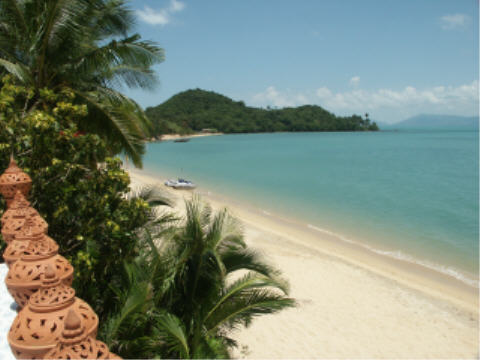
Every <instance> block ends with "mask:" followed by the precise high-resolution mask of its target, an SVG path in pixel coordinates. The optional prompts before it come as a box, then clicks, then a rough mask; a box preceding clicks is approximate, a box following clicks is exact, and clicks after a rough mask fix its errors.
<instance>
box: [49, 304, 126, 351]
mask: <svg viewBox="0 0 480 360" xmlns="http://www.w3.org/2000/svg"><path fill="white" fill-rule="evenodd" d="M43 359H62V360H63V359H65V360H67V359H102V360H106V359H109V360H121V359H122V358H121V357H119V356H118V355H115V354H114V353H111V352H110V350H108V347H107V345H105V343H103V342H101V341H99V340H96V339H95V337H94V336H91V335H89V334H88V331H86V327H85V320H84V319H82V317H81V316H79V315H78V313H77V312H76V311H74V310H73V309H70V310H68V313H67V316H66V317H65V321H64V325H63V331H62V335H61V336H60V339H59V341H58V344H57V346H55V348H54V349H52V350H51V351H49V352H48V353H47V354H46V355H45V356H44V357H43Z"/></svg>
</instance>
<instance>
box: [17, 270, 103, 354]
mask: <svg viewBox="0 0 480 360" xmlns="http://www.w3.org/2000/svg"><path fill="white" fill-rule="evenodd" d="M41 279H42V286H41V288H40V289H39V290H38V291H37V292H36V293H34V294H33V295H32V296H31V297H30V300H29V301H28V303H27V305H26V306H25V308H24V309H23V310H22V311H20V312H19V313H18V315H17V317H16V318H15V320H14V321H13V324H12V326H11V328H10V332H9V333H8V343H9V344H10V347H11V349H12V352H13V354H14V356H15V357H16V358H18V359H42V358H43V356H44V355H45V354H46V353H47V352H48V351H50V350H52V349H54V348H55V346H56V345H57V343H58V339H59V338H60V336H61V335H62V332H63V330H64V320H65V318H66V317H67V314H68V313H69V311H74V313H76V314H79V315H80V317H81V318H82V321H83V325H84V330H85V334H86V335H87V336H92V337H96V336H97V328H98V317H97V315H96V314H95V312H94V311H93V310H92V308H91V307H90V306H89V305H88V304H87V303H86V302H85V301H83V300H81V299H79V298H77V297H75V290H74V289H73V288H71V287H70V286H67V285H65V284H63V283H62V281H61V280H60V279H59V278H58V276H57V273H56V272H55V270H54V269H53V268H52V266H51V265H47V266H46V268H45V272H44V273H43V274H42V275H41ZM79 358H80V357H79ZM72 359H73V358H72Z"/></svg>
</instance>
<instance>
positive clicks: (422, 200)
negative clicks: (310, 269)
mask: <svg viewBox="0 0 480 360" xmlns="http://www.w3.org/2000/svg"><path fill="white" fill-rule="evenodd" d="M144 169H145V171H147V172H149V173H151V174H155V175H158V176H159V178H162V179H164V178H177V177H182V178H186V179H189V180H192V181H194V182H195V183H196V184H197V185H198V189H199V190H203V191H207V190H208V191H212V192H214V193H216V194H219V195H223V196H226V197H229V198H231V199H233V200H238V201H240V202H245V203H248V204H249V205H250V206H254V207H255V208H258V209H259V210H261V211H262V212H263V213H264V214H266V215H271V216H279V217H283V218H289V219H294V220H295V221H297V222H299V223H301V224H303V225H304V226H306V227H308V228H310V229H312V230H316V231H318V232H319V233H326V234H329V235H334V236H335V237H336V238H337V239H338V241H348V242H355V243H358V244H361V245H363V246H365V247H366V248H368V249H370V250H371V251H374V252H376V253H378V254H381V255H384V256H390V257H394V258H397V259H402V260H405V261H409V262H415V263H419V264H422V265H424V266H426V267H429V268H431V269H434V270H437V271H440V272H443V273H445V274H448V275H450V276H453V277H455V278H457V279H459V280H461V281H463V282H465V283H467V284H469V285H472V286H475V287H478V286H479V276H478V271H479V136H478V131H476V130H472V131H469V130H462V129H442V130H432V129H414V130H408V129H402V130H392V131H379V132H322V133H272V134H241V135H223V136H211V137H202V138H194V139H191V140H190V141H189V142H186V143H175V142H173V141H164V142H156V143H149V144H148V146H147V152H146V155H145V157H144Z"/></svg>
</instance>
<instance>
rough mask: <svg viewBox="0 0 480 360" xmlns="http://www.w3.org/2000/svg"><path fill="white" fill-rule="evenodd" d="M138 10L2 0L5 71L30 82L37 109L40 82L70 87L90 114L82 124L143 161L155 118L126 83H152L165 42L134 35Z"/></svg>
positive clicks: (0, 51)
mask: <svg viewBox="0 0 480 360" xmlns="http://www.w3.org/2000/svg"><path fill="white" fill-rule="evenodd" d="M133 23H134V14H133V12H132V11H131V10H130V9H128V8H127V7H126V5H125V1H123V0H115V1H111V0H68V1H66V0H28V1H24V0H2V1H0V24H1V26H0V43H1V46H0V76H2V75H3V74H6V73H8V74H11V75H12V76H13V77H14V78H15V80H16V82H17V83H18V84H21V85H24V86H28V87H29V89H31V91H32V93H31V96H30V97H29V98H28V101H26V102H25V104H24V106H25V109H26V110H31V109H37V108H38V100H39V99H43V98H45V94H44V95H42V94H40V91H41V89H45V88H49V89H54V90H55V91H59V90H60V89H66V88H68V89H69V91H70V92H71V93H73V94H75V95H76V97H75V103H76V104H82V105H85V106H86V107H87V108H88V114H87V115H86V116H84V117H82V118H79V119H77V120H78V124H77V125H78V128H79V129H80V130H82V131H87V132H89V133H96V134H100V135H101V136H102V138H103V139H104V140H105V141H106V146H107V149H108V150H109V153H110V154H116V153H118V152H119V151H124V152H125V153H127V154H128V155H130V157H131V158H132V160H133V162H134V163H135V164H136V165H138V166H141V155H142V154H143V153H144V150H145V149H144V144H143V141H144V139H145V136H146V134H147V133H148V132H149V122H148V120H147V118H146V117H145V114H144V113H143V111H142V109H141V108H140V106H139V105H138V104H137V103H135V102H134V101H133V100H132V99H129V98H127V97H126V96H124V95H122V94H121V93H120V92H119V90H121V88H122V86H127V87H140V88H152V87H153V85H154V84H155V81H156V78H155V76H154V73H153V71H152V66H153V65H155V64H156V63H159V62H161V61H162V60H163V50H162V49H160V48H159V47H158V46H157V45H156V44H154V43H152V42H149V41H142V40H141V39H140V36H139V35H138V34H133V35H129V34H128V33H129V32H130V31H131V28H132V25H133Z"/></svg>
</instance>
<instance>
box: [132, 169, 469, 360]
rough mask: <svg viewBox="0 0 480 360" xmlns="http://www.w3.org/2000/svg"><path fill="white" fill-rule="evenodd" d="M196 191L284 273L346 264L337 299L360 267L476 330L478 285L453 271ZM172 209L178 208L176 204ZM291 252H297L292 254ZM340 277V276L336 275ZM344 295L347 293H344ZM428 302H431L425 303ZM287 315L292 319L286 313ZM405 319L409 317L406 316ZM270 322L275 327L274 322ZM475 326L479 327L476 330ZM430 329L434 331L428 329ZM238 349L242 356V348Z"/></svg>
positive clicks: (135, 179)
mask: <svg viewBox="0 0 480 360" xmlns="http://www.w3.org/2000/svg"><path fill="white" fill-rule="evenodd" d="M129 173H130V174H131V178H132V183H137V184H138V183H158V182H160V181H159V180H160V179H158V178H155V177H153V176H152V175H150V174H147V173H145V172H139V171H138V170H133V171H132V170H131V171H129ZM162 187H163V188H165V189H166V191H168V193H170V194H172V196H173V197H174V198H175V199H176V200H177V202H178V201H179V200H182V198H183V199H185V198H189V197H190V196H191V193H190V192H186V191H175V190H170V189H168V188H166V187H165V186H163V184H162ZM196 193H198V194H199V195H201V196H202V198H203V199H204V200H206V201H207V202H209V203H210V204H211V205H212V207H213V208H214V209H220V208H223V207H227V208H228V209H229V211H230V213H232V215H234V216H235V217H236V218H238V219H239V220H240V221H241V222H242V224H243V225H244V230H245V235H246V236H245V237H246V240H247V243H249V245H251V246H253V247H254V248H256V249H259V250H260V251H262V252H263V253H264V254H265V255H267V257H268V258H269V259H270V258H271V259H273V260H274V263H275V264H276V265H277V266H278V267H279V269H280V270H282V271H284V272H286V273H287V272H290V271H287V270H285V269H288V268H291V267H292V266H298V267H301V266H303V265H304V264H303V262H304V261H300V262H299V261H298V260H299V259H309V261H310V260H312V261H313V262H312V263H311V269H305V271H306V272H307V273H308V272H309V271H310V272H313V273H316V272H317V271H318V272H320V269H319V267H321V268H322V271H323V272H325V273H330V275H329V278H335V277H337V274H336V273H331V269H329V268H328V267H325V266H323V265H326V264H327V263H329V264H331V267H332V268H333V267H340V268H342V269H343V270H345V274H347V275H346V278H342V280H343V282H344V287H342V288H340V289H337V291H333V290H332V295H331V296H333V297H334V300H333V301H334V302H335V301H338V300H337V299H338V298H341V297H342V295H340V294H336V293H342V294H343V291H348V289H350V288H354V287H355V286H356V285H357V284H356V283H353V282H351V280H348V278H349V277H350V276H352V275H353V274H356V275H358V274H359V273H361V274H362V276H361V277H360V278H359V279H358V282H365V283H366V284H369V286H370V287H372V288H375V292H379V293H382V292H385V291H386V289H390V290H392V289H395V291H400V290H399V289H401V291H402V292H407V293H408V294H409V295H408V297H409V299H410V298H411V299H415V301H420V300H421V301H422V302H424V303H425V304H424V308H426V307H428V306H431V305H432V304H434V306H436V307H438V309H439V311H441V312H446V313H448V314H450V315H452V314H453V315H452V316H456V320H455V321H460V322H461V323H462V324H463V325H465V326H467V327H470V331H471V333H470V338H471V339H473V337H472V335H474V336H475V335H478V289H477V288H475V287H472V286H469V285H467V284H466V283H463V282H461V281H460V280H457V279H455V278H453V277H452V276H449V275H446V274H443V273H440V272H438V271H435V270H432V269H428V268H427V267H425V266H422V265H420V264H415V263H412V262H406V261H403V260H400V259H395V258H393V257H388V256H385V255H381V254H376V253H374V252H373V251H372V250H368V249H367V248H365V247H363V246H361V245H360V244H356V243H347V242H343V241H338V239H336V238H335V236H332V235H329V234H328V233H327V232H324V231H323V232H322V231H321V229H316V228H315V227H313V226H311V227H308V226H305V224H300V223H298V222H296V221H294V220H291V219H283V218H279V217H275V216H274V215H272V214H267V213H265V212H264V211H262V210H261V209H256V208H254V207H249V206H248V204H240V203H239V202H236V201H235V200H233V199H230V198H226V197H223V196H220V195H218V194H213V193H212V192H209V191H197V192H196ZM176 209H178V204H177V207H176ZM319 230H320V231H319ZM258 234H261V236H257V235H258ZM292 254H295V256H293V255H292ZM332 264H333V265H332ZM313 269H316V270H313ZM286 275H288V276H287V279H289V280H290V282H291V283H295V282H297V280H298V279H297V277H299V276H301V275H302V274H298V273H297V272H296V271H294V270H292V271H291V273H288V274H286ZM303 275H305V274H303ZM300 281H306V282H308V281H314V279H302V280H300ZM338 281H339V282H340V280H338ZM292 285H293V284H292ZM319 286H324V284H323V283H322V284H319ZM365 286H366V285H365ZM299 291H300V293H301V292H302V291H305V292H306V291H308V288H307V287H305V288H302V289H301V290H299ZM351 291H352V294H351V296H353V297H356V296H358V297H365V296H367V297H368V296H369V297H370V298H372V297H374V295H373V296H372V294H363V290H362V291H359V290H357V291H354V290H351ZM297 292H298V291H297ZM335 294H336V295H335ZM323 295H324V294H323ZM390 295H391V294H390ZM390 295H389V291H386V294H385V296H386V298H388V301H387V300H385V303H388V302H395V301H396V300H395V299H393V298H391V297H390ZM292 296H293V297H294V298H298V295H297V296H296V294H295V291H292ZM343 296H345V294H343ZM300 298H301V296H300ZM305 301H307V303H309V302H310V301H312V302H314V303H317V302H319V301H321V299H320V298H318V294H313V295H312V296H311V298H309V297H308V296H307V299H305ZM372 301H373V302H375V299H365V302H366V303H368V302H372ZM412 301H413V300H412ZM426 304H429V305H428V306H427V305H426ZM376 306H380V307H382V306H384V304H382V305H379V304H376ZM389 306H391V308H395V307H396V306H399V304H397V303H394V304H390V305H389ZM342 311H346V312H349V311H354V309H349V308H348V307H345V308H342ZM402 311H406V309H405V308H402V307H399V308H398V312H402ZM422 311H423V310H422V308H421V309H420V310H419V309H416V310H415V311H414V313H411V314H409V315H408V316H410V317H412V316H418V315H415V314H416V313H417V312H419V313H420V315H421V313H422ZM293 312H295V311H293ZM289 313H291V312H289ZM307 315H308V314H307ZM302 316H303V315H302ZM269 318H270V319H269V322H272V323H273V324H275V323H276V322H278V321H280V322H281V318H282V314H279V315H275V316H272V317H269ZM307 319H308V316H307ZM257 321H258V323H264V324H265V323H266V322H267V321H266V320H265V322H264V321H263V320H257ZM289 321H294V320H292V319H290V320H289ZM378 321H379V322H380V323H382V324H383V321H384V319H378ZM385 321H388V319H385ZM424 321H426V322H428V321H429V320H428V319H424ZM406 322H407V323H408V321H406ZM332 324H333V325H335V320H334V319H333V320H332ZM304 325H305V324H304ZM313 325H315V324H313ZM356 325H359V324H356ZM383 325H385V324H383ZM446 325H448V324H446ZM272 326H274V327H275V326H276V325H272ZM305 326H307V325H305ZM374 326H375V325H374ZM376 326H378V325H376ZM448 326H450V325H448ZM254 327H259V330H255V331H253V332H252V333H250V329H249V330H246V331H240V333H239V337H238V339H239V341H240V342H241V343H242V339H245V341H244V342H246V343H247V344H248V345H249V346H250V343H251V341H252V339H251V337H250V336H251V335H252V334H254V333H255V332H258V331H259V332H262V331H266V330H265V326H263V327H262V326H260V325H258V326H257V325H255V326H254ZM407 327H408V326H407ZM473 329H477V331H476V334H475V331H474V330H473ZM463 330H465V329H463ZM408 331H410V332H415V331H416V329H414V328H411V329H409V330H408ZM429 331H431V332H432V333H433V330H432V329H430V330H429ZM249 334H250V335H249ZM257 336H258V333H257ZM405 336H407V335H405ZM418 336H420V334H418ZM465 336H467V337H469V336H468V334H467V333H464V334H463V335H462V336H461V337H465ZM244 337H245V338H244ZM471 345H472V344H471ZM275 346H279V344H276V345H275ZM261 348H262V344H261V343H258V344H257V345H256V346H254V348H253V349H252V353H251V354H249V355H248V357H249V356H250V355H252V356H253V357H269V356H266V355H267V354H268V353H264V352H262V351H263V350H261ZM474 348H476V347H475V346H471V347H470V351H473V352H470V356H475V355H474V350H473V349H474ZM270 350H272V349H270ZM272 351H273V350H272ZM422 351H423V350H422ZM445 351H446V350H445ZM388 353H389V354H390V355H388V357H392V356H395V357H396V356H405V353H402V352H396V351H394V350H392V348H390V349H389V352H388ZM290 354H291V355H290V356H289V357H298V354H296V353H291V352H290ZM319 354H320V355H319ZM385 354H387V353H385ZM392 354H396V355H392ZM402 354H403V355H402ZM237 355H238V356H241V355H240V354H237ZM325 355H326V354H323V353H311V357H326V356H325ZM330 355H331V354H330ZM330 355H329V356H330ZM417 355H419V356H420V357H428V356H427V355H426V353H425V352H420V353H418V354H417ZM278 356H279V357H285V356H284V355H283V352H279V353H278ZM332 356H333V357H339V355H338V353H333V355H332ZM358 356H359V354H355V353H348V354H347V357H358ZM368 356H370V357H372V356H375V355H373V353H369V354H368ZM408 356H409V357H410V356H411V354H408ZM453 356H454V357H462V356H463V355H462V356H461V355H460V353H454V355H453ZM340 357H341V356H340ZM434 357H440V355H439V354H437V355H436V356H434Z"/></svg>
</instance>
